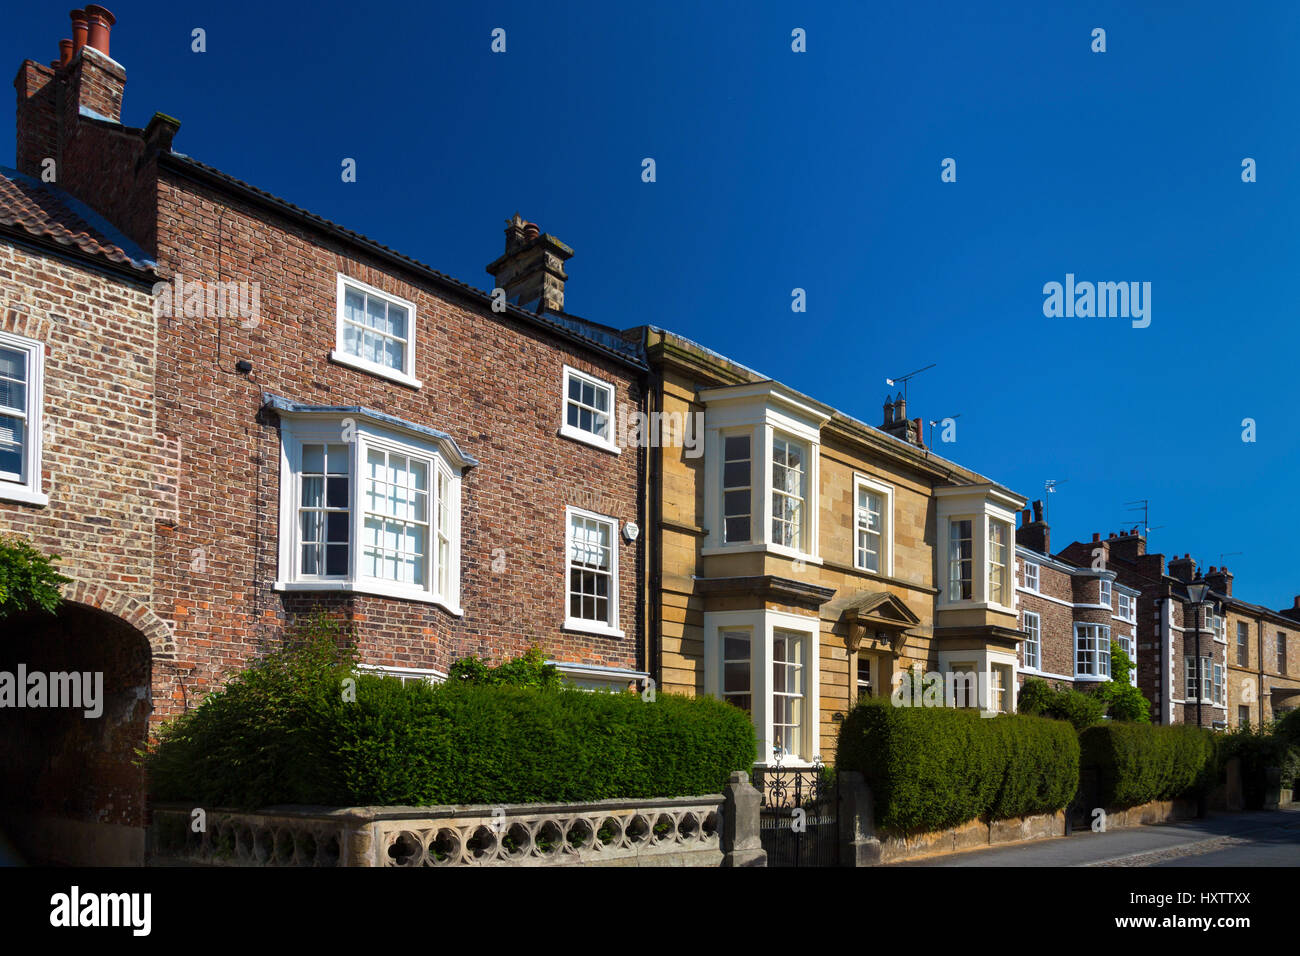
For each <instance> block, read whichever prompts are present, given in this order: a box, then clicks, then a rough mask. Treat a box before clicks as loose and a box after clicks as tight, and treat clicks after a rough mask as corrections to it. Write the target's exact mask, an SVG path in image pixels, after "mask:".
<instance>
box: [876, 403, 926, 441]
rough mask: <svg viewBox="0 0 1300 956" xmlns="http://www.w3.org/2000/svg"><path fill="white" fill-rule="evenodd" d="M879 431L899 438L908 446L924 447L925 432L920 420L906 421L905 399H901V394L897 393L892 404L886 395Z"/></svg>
mask: <svg viewBox="0 0 1300 956" xmlns="http://www.w3.org/2000/svg"><path fill="white" fill-rule="evenodd" d="M880 430H881V431H882V432H884V433H885V434H886V435H893V436H894V437H895V438H901V439H902V440H903V441H905V442H907V443H908V444H909V445H915V446H916V447H917V448H924V447H925V432H924V431H923V430H922V422H921V419H919V418H913V419H910V420H909V419H908V417H907V399H905V398H903V393H902V392H899V393H898V395H897V397H895V398H894V400H893V401H892V402H891V401H890V400H889V396H888V395H886V396H885V423H884V424H883V425H881V426H880Z"/></svg>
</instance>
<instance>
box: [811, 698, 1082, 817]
mask: <svg viewBox="0 0 1300 956" xmlns="http://www.w3.org/2000/svg"><path fill="white" fill-rule="evenodd" d="M836 754H837V757H836V762H837V765H838V766H839V768H840V769H841V770H857V771H860V772H861V773H862V775H863V777H864V778H865V779H866V782H867V784H868V786H870V787H871V791H872V795H873V796H874V798H875V806H876V822H877V823H878V825H879V826H881V827H884V828H887V829H891V830H940V829H944V828H946V827H953V826H957V825H959V824H962V823H965V822H967V821H969V820H974V819H976V818H979V817H984V818H986V819H1004V818H1007V817H1013V816H1025V815H1028V814H1032V813H1048V812H1052V811H1055V810H1060V809H1061V808H1063V807H1065V806H1066V805H1067V804H1068V803H1069V802H1070V800H1071V798H1072V797H1073V796H1074V791H1075V788H1076V786H1077V784H1078V779H1079V743H1078V740H1077V738H1076V735H1075V733H1074V730H1073V729H1072V728H1071V727H1070V726H1069V725H1068V724H1065V723H1062V722H1060V721H1056V720H1047V719H1044V718H1040V717H1030V716H1025V715H1002V716H998V717H991V718H989V717H980V716H979V713H978V712H977V711H969V710H959V709H956V708H948V707H895V706H892V705H891V704H890V702H889V701H888V700H868V701H864V702H863V703H861V704H859V705H858V706H857V707H856V708H854V709H853V711H852V712H850V713H849V715H848V717H847V718H845V720H844V723H843V724H842V725H841V728H840V735H839V744H838V747H837V750H836Z"/></svg>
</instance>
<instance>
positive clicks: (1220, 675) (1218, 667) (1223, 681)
mask: <svg viewBox="0 0 1300 956" xmlns="http://www.w3.org/2000/svg"><path fill="white" fill-rule="evenodd" d="M1211 666H1212V668H1213V671H1214V673H1213V682H1212V684H1211V698H1212V700H1213V701H1214V703H1215V704H1217V705H1219V706H1220V707H1222V706H1225V705H1226V704H1227V703H1228V683H1227V675H1226V674H1225V673H1224V668H1223V665H1222V664H1220V663H1218V662H1217V661H1216V662H1215V663H1214V664H1213V665H1211Z"/></svg>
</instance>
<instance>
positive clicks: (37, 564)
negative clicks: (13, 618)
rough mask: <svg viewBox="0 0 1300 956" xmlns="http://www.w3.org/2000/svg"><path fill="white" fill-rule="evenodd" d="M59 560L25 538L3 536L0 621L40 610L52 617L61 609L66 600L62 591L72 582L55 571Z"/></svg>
mask: <svg viewBox="0 0 1300 956" xmlns="http://www.w3.org/2000/svg"><path fill="white" fill-rule="evenodd" d="M58 560H59V559H58V556H57V555H49V556H48V557H47V556H46V555H44V554H42V553H41V552H40V551H38V550H37V549H36V548H34V547H33V546H32V544H31V542H29V541H28V540H27V539H26V538H23V537H20V536H19V535H16V534H0V619H3V618H6V617H9V616H10V615H12V614H19V613H21V612H23V611H29V610H35V609H38V608H39V609H40V610H43V611H48V612H50V613H51V614H53V613H54V612H55V611H56V610H57V609H58V607H59V604H60V603H61V602H62V600H63V597H62V595H61V594H60V593H59V588H61V587H62V586H63V585H65V584H67V583H68V582H69V581H71V580H72V579H71V578H67V577H64V576H63V575H62V574H59V572H58V571H57V570H56V569H55V565H56V564H57V563H58Z"/></svg>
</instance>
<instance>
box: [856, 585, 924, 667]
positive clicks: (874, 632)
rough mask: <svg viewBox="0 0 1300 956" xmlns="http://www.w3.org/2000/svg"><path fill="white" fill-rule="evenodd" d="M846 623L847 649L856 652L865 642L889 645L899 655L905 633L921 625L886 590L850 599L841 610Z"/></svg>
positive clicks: (919, 621) (905, 607)
mask: <svg viewBox="0 0 1300 956" xmlns="http://www.w3.org/2000/svg"><path fill="white" fill-rule="evenodd" d="M844 619H845V621H846V622H847V623H848V634H849V637H848V646H849V650H850V651H857V650H858V648H859V646H861V644H862V642H863V640H864V639H866V640H869V641H874V642H875V643H876V644H878V645H880V644H885V645H888V649H889V650H890V651H891V652H892V653H894V654H898V653H899V651H900V650H902V647H903V643H904V641H906V640H907V632H908V631H909V630H910V629H911V628H913V627H916V626H917V625H919V624H920V623H921V619H920V618H919V617H917V616H916V615H915V614H913V613H912V611H911V609H910V608H909V607H908V606H907V605H906V604H904V603H903V602H902V601H901V600H899V599H898V598H897V597H895V596H894V595H893V594H890V593H889V592H888V591H867V592H864V593H862V594H861V595H859V596H858V597H855V598H853V600H851V601H850V602H849V603H848V605H846V606H845V608H844Z"/></svg>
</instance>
